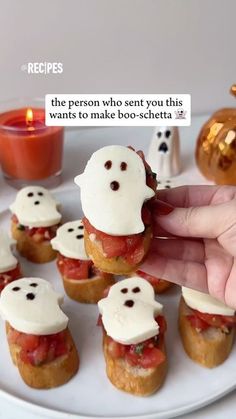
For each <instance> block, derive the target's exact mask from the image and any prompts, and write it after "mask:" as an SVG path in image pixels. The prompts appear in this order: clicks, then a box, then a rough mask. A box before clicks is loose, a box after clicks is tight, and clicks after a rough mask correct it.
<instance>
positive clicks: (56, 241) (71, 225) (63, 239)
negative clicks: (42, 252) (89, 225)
mask: <svg viewBox="0 0 236 419" xmlns="http://www.w3.org/2000/svg"><path fill="white" fill-rule="evenodd" d="M51 245H52V247H53V249H55V250H58V251H59V252H60V253H61V254H62V255H63V256H66V257H67V258H72V259H80V260H89V257H88V256H87V253H86V251H85V247H84V226H83V223H82V220H77V221H70V222H68V223H65V224H63V225H62V226H61V227H59V228H58V229H57V233H56V237H54V238H53V239H52V240H51Z"/></svg>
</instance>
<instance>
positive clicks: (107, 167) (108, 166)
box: [104, 160, 112, 170]
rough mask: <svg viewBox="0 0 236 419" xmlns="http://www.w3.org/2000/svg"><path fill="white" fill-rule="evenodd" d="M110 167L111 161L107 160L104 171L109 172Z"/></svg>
mask: <svg viewBox="0 0 236 419" xmlns="http://www.w3.org/2000/svg"><path fill="white" fill-rule="evenodd" d="M111 166H112V161H111V160H107V161H106V163H105V164H104V167H105V169H107V170H110V168H111Z"/></svg>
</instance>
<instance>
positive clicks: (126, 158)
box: [75, 146, 154, 236]
mask: <svg viewBox="0 0 236 419" xmlns="http://www.w3.org/2000/svg"><path fill="white" fill-rule="evenodd" d="M75 182H76V183H77V184H78V185H79V186H80V188H81V202H82V208H83V211H84V214H85V216H86V217H87V218H88V220H89V222H90V223H91V224H92V225H93V226H94V227H95V228H96V229H98V230H100V231H103V232H105V233H107V234H111V235H117V236H122V235H128V234H136V233H141V232H142V231H144V224H143V222H142V218H141V209H142V205H143V202H144V201H145V200H146V199H149V198H151V197H152V196H153V195H154V191H153V190H152V189H151V188H149V187H148V186H147V185H146V175H145V168H144V164H143V161H142V159H141V157H140V156H138V155H137V154H136V153H135V152H134V151H132V150H130V149H129V148H127V147H122V146H108V147H104V148H101V149H100V150H98V151H96V152H95V153H94V154H93V155H92V157H91V159H90V160H89V161H88V163H87V166H86V168H85V171H84V173H83V174H82V175H80V176H77V177H76V178H75Z"/></svg>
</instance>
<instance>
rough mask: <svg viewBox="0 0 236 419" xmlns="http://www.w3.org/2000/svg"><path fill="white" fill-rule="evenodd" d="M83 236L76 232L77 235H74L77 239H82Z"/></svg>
mask: <svg viewBox="0 0 236 419" xmlns="http://www.w3.org/2000/svg"><path fill="white" fill-rule="evenodd" d="M83 237H84V236H83V234H78V236H76V238H77V239H82V238H83Z"/></svg>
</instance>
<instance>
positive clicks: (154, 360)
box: [97, 315, 166, 368]
mask: <svg viewBox="0 0 236 419" xmlns="http://www.w3.org/2000/svg"><path fill="white" fill-rule="evenodd" d="M155 320H156V321H157V323H158V324H159V334H158V335H157V336H154V337H152V338H150V339H147V340H145V341H144V342H140V343H139V344H135V345H123V344H121V343H118V342H116V341H115V340H113V339H112V338H111V337H110V336H107V343H108V351H109V354H110V356H111V357H112V358H124V359H125V360H126V361H127V362H128V363H129V364H130V365H131V366H139V367H142V368H155V367H157V366H158V365H159V364H161V363H162V362H163V361H164V360H165V354H164V353H163V352H162V350H161V349H160V343H161V342H162V341H163V336H164V333H165V331H166V321H165V318H164V316H161V315H159V316H157V317H156V319H155ZM97 325H99V326H103V323H102V317H101V316H99V318H98V321H97Z"/></svg>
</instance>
